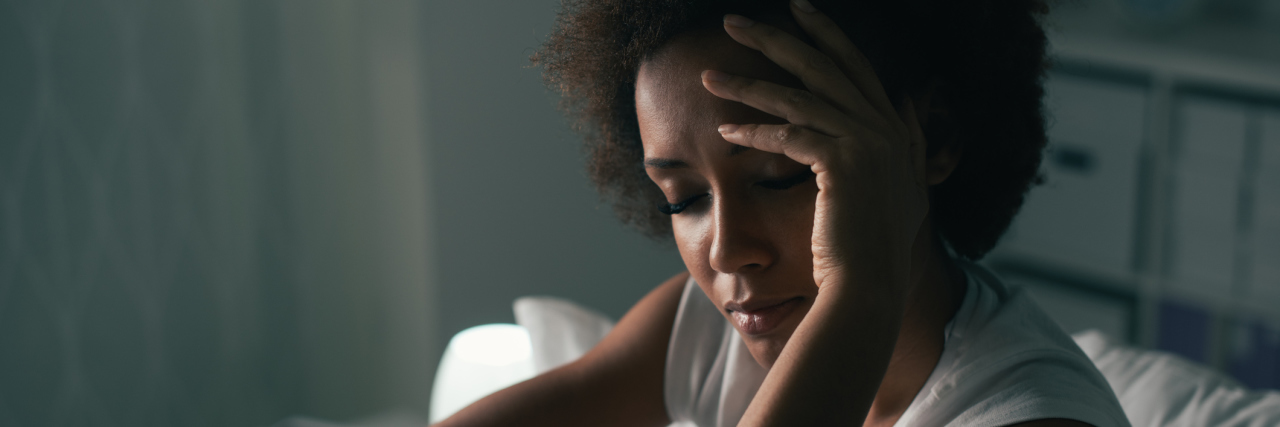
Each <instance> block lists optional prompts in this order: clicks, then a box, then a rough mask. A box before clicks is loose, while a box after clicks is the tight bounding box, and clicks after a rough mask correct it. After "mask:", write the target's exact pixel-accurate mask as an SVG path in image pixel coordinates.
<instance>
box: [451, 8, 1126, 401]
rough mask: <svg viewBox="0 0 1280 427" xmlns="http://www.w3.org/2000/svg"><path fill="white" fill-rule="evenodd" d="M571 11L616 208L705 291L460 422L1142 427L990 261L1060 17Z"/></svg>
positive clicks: (933, 11) (661, 290)
mask: <svg viewBox="0 0 1280 427" xmlns="http://www.w3.org/2000/svg"><path fill="white" fill-rule="evenodd" d="M960 3H964V4H960ZM565 8H566V9H565V11H564V12H563V13H562V14H561V17H560V20H559V21H558V26H557V28H556V30H555V32H554V33H553V34H552V36H551V38H550V40H549V41H548V43H547V45H546V46H545V47H544V50H543V51H542V52H540V53H539V54H538V55H536V56H535V58H534V60H535V62H538V63H540V64H541V65H543V66H545V67H546V70H547V75H548V77H549V81H550V82H551V83H552V85H553V86H555V87H557V88H559V89H560V90H561V91H562V93H563V94H564V96H565V100H566V106H567V107H568V108H567V109H568V111H569V112H570V113H571V114H573V115H576V116H577V118H578V119H579V122H578V123H579V127H580V128H581V129H582V130H584V131H585V133H586V134H587V136H588V138H587V139H588V146H589V148H590V149H591V165H590V166H591V172H592V176H593V178H594V179H595V181H596V183H597V184H598V186H599V188H600V189H601V190H602V192H603V193H604V194H605V195H606V196H607V197H609V198H611V199H612V200H613V201H614V203H615V206H616V207H617V209H618V211H619V213H620V214H621V216H622V218H623V219H624V220H625V221H627V222H629V223H631V224H634V225H637V226H639V227H640V228H641V229H642V230H645V231H647V232H649V233H650V234H653V235H658V236H664V235H666V236H672V237H674V240H675V243H676V245H677V247H678V248H679V250H680V254H681V256H682V258H683V259H684V262H685V265H686V267H687V268H688V272H686V273H681V274H678V275H676V276H675V277H673V278H671V279H670V280H668V281H667V282H666V283H664V284H662V285H660V286H658V287H657V288H656V289H654V290H653V291H652V292H651V293H650V294H649V295H648V296H646V297H645V298H644V299H642V300H641V301H640V302H639V303H638V304H636V306H635V307H634V308H632V310H631V311H630V312H628V313H627V315H626V316H624V317H623V318H622V320H621V321H620V322H619V323H618V325H617V327H616V328H615V329H614V330H613V332H612V333H611V334H610V335H609V336H608V337H607V338H605V340H604V341H602V342H601V343H600V344H599V345H597V346H596V348H594V349H593V350H592V351H591V352H590V353H588V354H587V355H586V356H584V357H583V358H582V359H580V360H578V361H576V362H574V363H571V364H568V365H566V366H564V367H561V368H558V369H556V370H553V371H551V372H548V373H546V374H544V375H541V376H538V377H536V378H534V379H531V380H529V381H526V382H523V383H520V384H517V385H515V386H512V387H510V388H508V389H506V390H503V391H501V392H498V393H495V394H494V395H491V396H489V397H487V398H485V399H483V400H481V401H479V402H477V403H475V404H474V405H472V406H470V407H468V408H466V409H464V410H462V411H460V412H459V413H458V414H456V415H455V416H453V417H452V418H450V419H448V420H446V421H444V422H443V423H441V424H440V425H442V426H480V425H636V426H660V425H665V424H667V423H670V422H673V421H690V422H694V423H696V424H697V425H703V426H712V425H720V426H728V425H750V426H757V425H803V426H808V425H859V424H861V425H885V426H888V425H894V424H899V425H944V424H949V425H983V426H985V425H1015V424H1016V425H1032V426H1075V425H1096V426H1116V425H1127V422H1126V421H1125V418H1124V414H1123V412H1122V411H1121V409H1120V407H1119V404H1118V403H1117V402H1116V399H1115V396H1114V395H1113V394H1112V392H1111V390H1110V388H1109V386H1108V385H1107V383H1106V382H1105V380H1103V379H1102V377H1101V375H1099V374H1098V372H1097V371H1096V370H1095V369H1094V368H1093V365H1092V364H1091V363H1090V362H1089V360H1088V359H1087V358H1086V357H1085V356H1084V355H1083V353H1081V352H1080V350H1079V349H1078V348H1076V347H1075V345H1074V343H1073V342H1072V341H1071V340H1070V338H1069V337H1067V336H1066V335H1065V334H1063V333H1062V331H1061V330H1060V329H1059V328H1057V326H1055V325H1054V324H1053V323H1052V321H1050V320H1048V319H1047V318H1046V317H1045V316H1044V315H1043V314H1042V313H1041V312H1040V311H1039V310H1038V309H1037V308H1035V306H1034V304H1032V303H1031V302H1030V301H1029V300H1027V298H1026V297H1025V296H1024V295H1023V294H1021V293H1020V292H1018V291H1017V290H1016V289H1009V288H1006V287H1005V286H1004V285H1002V284H1001V283H1000V282H999V281H998V280H997V279H995V278H994V277H993V276H991V275H990V274H989V273H987V272H985V271H984V270H982V268H981V267H978V266H976V265H974V264H971V263H970V262H968V261H966V260H976V259H978V258H980V257H982V256H983V255H984V254H985V253H986V252H987V251H989V250H990V249H991V247H992V246H994V244H995V242H996V240H997V239H998V238H999V236H1000V234H1001V233H1003V231H1004V230H1005V228H1007V226H1008V224H1009V221H1010V220H1011V218H1012V216H1013V214H1014V213H1016V212H1017V210H1018V207H1019V206H1020V205H1021V203H1022V198H1023V194H1024V193H1025V192H1026V190H1027V188H1028V187H1029V185H1030V184H1031V183H1032V182H1033V181H1034V180H1035V179H1036V170H1037V168H1038V164H1039V158H1040V150H1041V149H1042V148H1043V145H1044V142H1045V136H1044V125H1043V119H1042V117H1041V112H1040V97H1041V95H1042V91H1041V88H1040V81H1041V76H1042V73H1043V65H1042V63H1043V55H1044V43H1045V41H1044V34H1043V32H1042V30H1041V29H1040V27H1039V24H1038V17H1039V14H1041V13H1043V11H1042V9H1043V8H1042V7H1040V6H1039V5H1038V4H1037V3H1035V2H1032V1H1026V0H1007V1H995V0H992V1H985V2H955V1H946V0H938V1H928V0H920V1H914V2H905V1H891V0H884V1H861V2H842V3H831V4H825V3H823V4H819V5H818V7H817V8H815V7H814V5H812V4H810V3H808V2H806V1H805V0H794V1H793V2H792V3H791V4H790V5H786V4H785V3H782V2H777V1H758V2H741V1H715V0H708V1H703V2H688V1H654V0H633V1H622V0H614V1H595V2H592V1H578V2H569V3H567V4H566V6H565ZM818 9H822V10H824V11H825V13H824V12H823V11H819V10H818ZM748 16H750V17H751V18H748ZM753 18H754V19H753ZM855 42H856V45H855ZM860 48H861V50H860ZM863 52H866V54H865V55H864V53H863ZM881 77H883V78H881ZM655 205H656V208H655Z"/></svg>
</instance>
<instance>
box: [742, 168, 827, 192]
mask: <svg viewBox="0 0 1280 427" xmlns="http://www.w3.org/2000/svg"><path fill="white" fill-rule="evenodd" d="M813 177H814V173H813V171H812V170H806V171H804V172H802V173H800V174H797V175H795V176H792V177H789V178H783V179H771V180H767V181H760V182H757V183H756V185H759V186H761V187H764V188H768V189H770V190H786V189H788V188H791V187H795V186H797V185H799V184H801V183H803V182H805V181H808V180H809V178H813Z"/></svg>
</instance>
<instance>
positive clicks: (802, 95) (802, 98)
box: [785, 90, 817, 109]
mask: <svg viewBox="0 0 1280 427" xmlns="http://www.w3.org/2000/svg"><path fill="white" fill-rule="evenodd" d="M815 101H817V97H816V96H814V94H813V93H811V92H809V91H804V90H792V91H790V92H788V93H787V96H786V99H785V102H786V104H787V105H788V106H790V107H791V108H793V109H802V108H805V107H808V106H810V105H813V103H814V102H815Z"/></svg>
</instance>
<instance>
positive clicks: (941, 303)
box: [865, 222, 965, 426]
mask: <svg viewBox="0 0 1280 427" xmlns="http://www.w3.org/2000/svg"><path fill="white" fill-rule="evenodd" d="M926 224H927V222H926ZM920 234H921V235H923V236H933V231H932V230H931V227H928V226H926V227H922V229H921V230H920ZM926 242H927V243H926ZM922 243H923V244H922ZM913 259H914V260H919V264H917V265H920V266H921V267H922V268H920V269H917V270H916V272H917V274H918V276H916V278H915V280H914V281H915V284H914V286H912V289H911V291H910V293H909V294H908V296H907V307H906V311H905V314H904V318H903V321H902V329H901V331H900V332H899V333H898V341H897V343H896V344H895V345H894V350H893V356H892V358H891V359H890V361H889V367H888V370H887V371H885V376H884V379H883V380H881V382H880V389H879V391H878V392H877V393H876V399H875V401H874V402H872V404H871V411H870V413H868V414H867V420H866V424H865V425H869V426H877V425H893V423H895V422H897V420H898V418H900V417H901V416H902V413H903V412H904V411H906V410H907V407H908V406H910V405H911V402H912V400H914V399H915V396H916V394H918V393H919V392H920V389H921V388H922V387H924V383H925V382H926V381H927V380H928V379H929V375H930V374H932V373H933V369H934V367H936V366H937V364H938V359H939V358H940V357H941V356H942V350H943V343H944V337H943V332H944V330H945V329H946V325H947V322H950V321H951V318H952V317H953V316H954V315H955V312H956V310H958V309H959V308H960V303H961V301H962V300H963V297H964V291H965V290H964V288H963V287H962V285H963V283H964V276H963V273H962V272H961V271H960V269H959V266H957V265H955V263H954V262H953V261H952V260H951V258H950V257H949V256H948V255H947V254H946V253H945V251H944V250H943V247H942V245H941V244H940V243H939V242H938V241H936V240H935V239H933V238H930V237H925V238H922V239H918V240H917V244H916V255H915V256H914V258H913Z"/></svg>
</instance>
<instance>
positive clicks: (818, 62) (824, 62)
mask: <svg viewBox="0 0 1280 427" xmlns="http://www.w3.org/2000/svg"><path fill="white" fill-rule="evenodd" d="M804 64H805V67H807V68H808V69H809V71H811V72H814V73H828V72H831V71H832V70H834V69H835V68H836V63H835V61H832V60H831V57H829V56H827V55H823V54H821V53H815V54H813V55H809V57H808V58H805V62H804Z"/></svg>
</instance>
